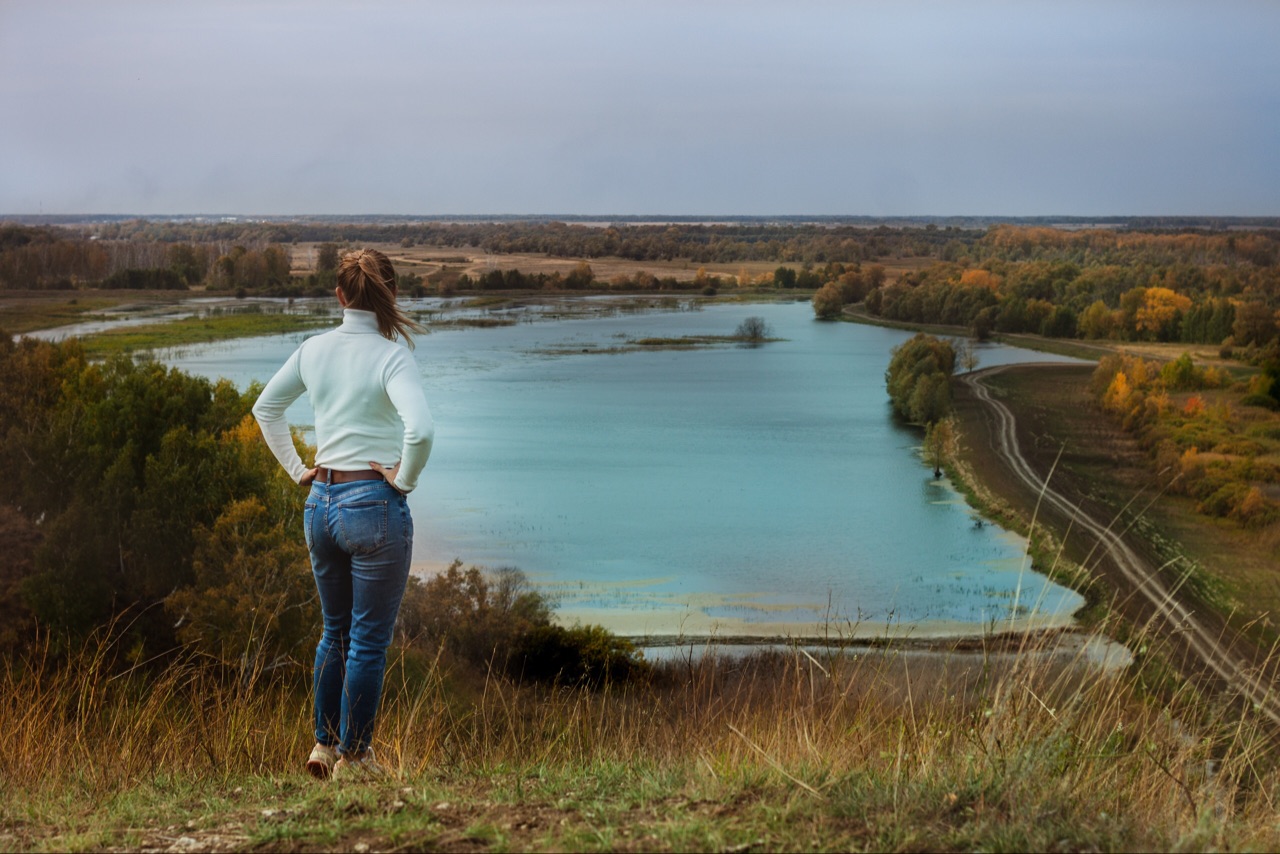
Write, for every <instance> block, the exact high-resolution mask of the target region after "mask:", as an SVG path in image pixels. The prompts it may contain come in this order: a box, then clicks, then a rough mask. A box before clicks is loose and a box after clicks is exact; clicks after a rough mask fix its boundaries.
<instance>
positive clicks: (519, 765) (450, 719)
mask: <svg viewBox="0 0 1280 854" xmlns="http://www.w3.org/2000/svg"><path fill="white" fill-rule="evenodd" d="M1033 642H1034V640H1033V639H1032V637H1031V636H1029V637H1028V643H1033ZM1142 642H1145V641H1142ZM1153 647H1154V643H1153ZM1154 652H1155V650H1154V648H1152V649H1149V650H1148V651H1147V653H1146V654H1145V655H1143V656H1140V660H1141V661H1143V662H1146V663H1145V664H1141V665H1137V666H1135V667H1134V668H1133V669H1132V670H1131V671H1130V672H1126V673H1122V674H1119V675H1116V676H1110V677H1108V676H1104V675H1102V674H1100V673H1099V672H1098V671H1097V670H1095V669H1093V668H1092V666H1091V665H1089V664H1088V663H1087V662H1085V661H1084V660H1079V661H1075V662H1053V661H1052V660H1049V659H1045V658H1042V657H1039V656H1034V655H1025V654H1024V655H1019V656H1009V657H1004V656H998V655H995V654H992V655H986V656H983V655H979V656H976V657H973V658H971V659H969V662H970V663H969V664H967V665H963V666H958V665H957V663H956V661H951V662H949V663H948V662H943V661H941V660H939V659H936V658H935V659H927V658H926V659H919V658H914V657H911V656H908V655H905V654H901V653H899V652H895V651H893V650H888V651H884V652H875V653H872V654H861V655H857V656H854V655H850V654H836V655H831V656H828V655H815V654H811V653H809V652H806V651H804V650H793V651H791V652H784V653H767V654H766V653H761V654H756V655H754V656H750V657H747V658H745V659H744V658H735V657H731V656H728V655H723V654H717V653H716V652H715V651H714V650H713V651H711V652H709V653H708V654H706V655H703V656H701V657H698V658H696V659H695V658H689V659H685V660H676V661H671V662H666V663H663V664H660V665H659V666H658V667H657V668H656V673H655V675H654V677H653V678H652V679H651V680H650V681H648V682H646V683H644V684H637V685H624V686H614V687H612V688H610V689H608V690H604V691H598V692H591V691H587V690H579V689H569V688H556V689H551V688H545V687H542V688H539V687H532V686H522V685H517V684H513V683H511V682H509V681H506V680H502V679H497V678H485V677H482V676H478V675H471V676H467V675H465V674H450V673H447V672H445V671H443V670H442V669H441V668H440V667H439V666H438V662H436V661H433V660H432V659H431V658H430V657H429V656H422V655H420V654H407V655H402V656H400V657H398V658H396V659H395V660H394V661H393V662H392V664H391V668H390V670H389V675H388V690H387V694H386V698H385V702H384V707H383V710H382V713H381V719H380V725H379V726H380V740H379V743H378V745H377V749H378V750H379V753H380V757H381V758H382V759H383V760H384V762H386V764H388V765H389V766H390V767H391V768H392V769H394V770H395V771H396V772H397V774H398V779H397V780H395V781H391V782H388V783H387V784H385V785H384V786H382V787H375V790H374V792H373V794H371V795H358V796H357V795H352V794H350V793H348V794H346V795H344V794H342V792H341V788H342V787H333V786H324V787H322V786H318V785H314V784H311V783H309V782H308V781H307V780H306V778H305V777H304V776H303V775H301V774H300V773H299V772H297V771H295V770H294V769H297V768H298V766H299V763H300V760H301V758H302V757H304V756H305V755H306V752H307V750H308V749H309V747H310V740H309V738H308V735H307V732H306V730H307V725H306V723H307V721H308V719H309V714H308V700H307V692H306V688H305V685H302V684H298V683H299V681H300V680H297V679H294V680H290V679H285V680H279V679H276V680H271V679H266V678H264V677H262V676H261V675H259V676H257V677H255V678H249V679H247V680H243V681H237V680H232V679H227V678H224V677H223V676H222V675H220V674H219V673H217V672H216V671H215V670H214V669H213V668H211V667H209V666H207V665H205V664H204V663H202V662H201V661H199V660H198V659H193V658H185V659H182V660H179V661H178V662H176V663H174V664H172V665H171V666H168V667H165V668H163V669H159V670H157V669H155V668H154V667H140V668H137V669H133V670H124V671H123V672H115V670H114V664H113V660H114V659H115V658H117V657H118V656H119V655H120V653H121V650H119V649H117V648H116V647H115V646H114V645H113V644H112V643H111V642H109V641H101V642H99V643H96V644H91V645H89V646H87V647H85V648H83V649H82V650H80V651H79V652H78V653H76V654H75V655H74V656H73V657H72V658H71V659H70V660H69V661H65V662H60V663H56V664H55V663H52V662H51V661H49V660H48V659H47V658H40V657H37V658H36V659H34V660H28V661H24V662H21V663H19V662H11V663H10V664H9V666H8V668H7V669H6V671H5V673H4V674H3V680H4V691H3V695H0V795H2V800H3V803H4V804H5V806H4V807H3V808H2V810H0V843H3V844H4V847H17V848H35V847H51V848H58V847H90V848H102V847H111V846H112V845H124V846H125V847H132V846H136V845H141V844H143V842H144V841H145V839H147V838H150V837H146V835H145V833H143V836H138V835H137V833H142V832H143V831H147V826H150V825H151V824H155V823H156V822H157V821H160V822H163V821H165V820H169V821H179V822H180V823H179V825H178V826H179V827H181V826H182V825H181V820H182V819H184V818H187V820H188V822H189V824H188V826H190V827H195V826H203V825H204V824H206V823H208V824H209V826H211V827H212V826H213V825H212V819H209V818H208V806H207V804H208V803H209V802H210V799H216V800H217V802H218V803H220V804H223V806H221V807H219V808H218V810H219V816H220V817H219V819H218V821H220V822H223V823H222V824H219V825H218V827H222V828H224V829H225V828H226V827H229V826H231V825H228V824H226V823H225V820H226V814H228V813H233V814H235V815H238V816H239V819H238V821H237V822H234V825H235V827H236V828H238V829H237V830H236V833H235V835H234V839H235V840H238V841H237V842H236V843H235V845H232V846H231V847H254V846H260V845H262V844H264V842H269V841H271V840H276V841H279V838H280V833H281V832H282V828H281V827H280V826H279V823H278V821H277V819H278V817H279V816H278V815H277V813H278V810H277V809H275V808H273V809H266V810H263V809H262V808H261V807H262V806H263V804H266V803H270V804H278V803H281V802H284V803H286V807H283V809H286V810H291V811H292V812H291V813H289V814H291V815H293V816H294V819H293V820H291V823H290V825H289V831H288V834H286V835H287V836H288V839H289V843H288V845H286V846H285V847H288V848H290V850H297V849H298V848H299V847H302V848H307V847H313V848H314V847H319V848H325V847H334V846H335V845H336V847H339V848H342V847H350V846H351V845H352V844H353V843H354V840H357V839H369V838H372V839H374V840H375V843H374V844H375V845H382V846H386V847H391V843H393V842H394V843H395V844H404V839H405V838H409V839H411V840H413V839H416V840H417V842H416V843H415V845H417V846H425V847H449V844H446V843H447V842H448V840H450V839H453V837H450V836H448V835H447V834H448V833H452V832H454V831H457V832H458V833H463V835H464V836H466V838H467V839H470V840H471V842H474V841H475V840H474V839H472V837H474V836H475V834H477V833H480V835H481V836H482V837H483V836H484V833H490V837H491V838H489V837H486V838H489V841H490V842H491V843H493V844H497V845H498V847H506V848H516V849H521V848H551V849H558V848H565V847H570V848H585V849H601V848H605V849H608V848H627V847H636V845H634V844H632V843H630V842H627V840H636V839H641V838H646V837H633V836H630V835H629V834H630V833H631V832H632V831H633V830H637V829H640V830H644V831H645V832H646V833H648V837H647V842H641V843H640V844H639V845H638V847H641V848H661V849H681V848H690V847H691V848H708V847H710V848H715V847H721V848H723V847H728V842H730V841H732V840H734V839H740V838H742V834H746V835H747V836H748V837H749V838H750V839H757V840H758V843H752V844H754V845H755V846H756V847H760V848H777V847H792V848H794V847H801V848H822V849H848V848H868V849H919V848H930V849H936V848H952V849H955V848H959V849H972V848H983V849H991V848H1004V849H1010V848H1012V849H1027V848H1029V849H1047V848H1067V849H1080V848H1088V849H1118V848H1123V849H1169V848H1175V847H1183V848H1186V849H1189V850H1190V849H1201V848H1252V849H1273V848H1275V847H1276V846H1277V845H1280V828H1277V825H1276V823H1275V819H1274V816H1275V806H1276V800H1275V799H1276V796H1277V794H1280V789H1278V788H1277V784H1280V776H1278V775H1277V770H1276V764H1275V757H1274V753H1273V751H1272V747H1271V742H1270V740H1269V737H1268V735H1267V733H1265V732H1264V731H1262V730H1261V729H1260V728H1259V726H1258V724H1257V723H1256V722H1255V721H1254V720H1253V718H1252V717H1251V715H1250V714H1249V712H1248V710H1240V709H1235V708H1232V707H1231V705H1230V704H1229V703H1226V702H1224V703H1221V704H1219V703H1215V702H1211V701H1210V700H1208V699H1207V698H1205V697H1202V696H1199V695H1197V694H1196V692H1195V691H1194V689H1193V688H1192V687H1191V686H1189V685H1185V684H1183V685H1180V686H1176V687H1172V688H1170V689H1168V690H1167V691H1162V692H1160V693H1159V694H1158V695H1157V694H1152V693H1150V692H1149V690H1148V689H1146V688H1144V687H1143V686H1144V685H1146V684H1150V683H1152V682H1153V679H1152V678H1151V677H1152V673H1153V672H1154V670H1153V668H1156V664H1155V662H1157V661H1158V659H1157V658H1156V657H1154V655H1153V653H1154ZM1156 669H1158V668H1156ZM268 790H269V792H270V795H268V794H266V792H267V791H268ZM586 792H591V793H593V794H591V796H590V797H587V796H586V794H584V793H586ZM68 793H74V798H75V800H76V802H77V803H78V804H79V808H78V811H77V812H76V814H75V815H74V816H72V817H71V818H68V819H60V818H57V817H55V816H57V815H58V809H59V808H60V807H59V805H60V804H63V803H64V802H65V800H66V798H67V797H68ZM193 793H194V794H193ZM353 797H356V798H357V799H358V798H359V797H366V798H372V799H373V802H374V804H375V807H373V808H371V809H372V810H373V813H374V814H373V815H370V816H363V814H362V813H360V812H357V813H355V814H354V815H352V814H350V812H349V808H350V801H351V798H353ZM138 799H142V800H138ZM380 799H381V800H380ZM393 799H394V801H395V803H397V804H399V807H396V808H394V809H392V808H390V807H388V806H387V805H386V804H383V801H384V800H385V801H386V802H387V804H389V803H390V802H391V801H392V800H393ZM428 801H430V802H431V803H436V802H444V806H445V807H449V806H450V804H452V805H453V808H454V809H455V810H458V809H461V810H464V811H465V814H466V815H468V816H470V818H469V819H468V823H466V827H465V828H462V829H461V830H459V829H458V828H454V829H453V830H450V827H451V826H450V825H449V824H448V822H446V821H444V820H443V819H439V815H440V814H441V811H440V809H438V806H439V804H437V807H433V808H432V809H435V810H436V811H435V813H421V812H419V813H414V812H413V811H412V810H406V809H405V804H406V803H413V802H421V803H424V804H425V803H427V802H428ZM676 802H678V803H679V804H690V803H693V804H698V803H709V804H715V805H717V807H716V809H714V810H699V809H692V810H687V811H681V810H678V809H677V810H674V811H673V810H672V809H671V805H672V803H676ZM122 804H123V805H128V808H127V809H126V808H125V806H122ZM342 804H347V807H346V809H348V813H347V815H348V816H349V817H348V819H341V816H339V819H341V820H338V821H337V823H336V824H335V819H334V817H333V815H332V808H334V807H335V805H338V806H341V805H342ZM378 804H382V806H377V805H378ZM424 809H426V807H424ZM122 811H123V813H127V814H128V818H122V817H121V815H122ZM549 813H554V815H555V816H556V824H555V826H553V827H549V826H548V825H547V823H546V822H545V821H542V823H541V824H540V823H539V821H540V820H537V819H531V820H530V821H532V824H530V826H529V828H526V830H527V832H525V831H524V830H522V829H521V828H520V827H517V826H516V823H515V822H514V819H512V818H511V817H512V816H513V815H532V816H537V815H542V816H543V818H544V819H545V818H546V815H547V814H549ZM410 814H412V815H416V816H417V818H416V819H412V820H411V819H410ZM424 815H426V816H427V817H428V818H430V816H432V815H434V816H436V818H434V819H431V820H430V821H428V822H427V824H422V821H424V820H425V819H424V818H423V816H424ZM156 816H167V817H168V818H167V819H165V818H156ZM191 816H195V817H194V818H188V817H191ZM273 816H274V818H273ZM397 816H398V817H397ZM406 822H407V824H406ZM414 822H417V823H414ZM433 822H434V823H433ZM525 823H526V824H528V823H529V822H525ZM122 825H127V826H122ZM139 825H143V826H144V827H142V829H141V830H139V827H138V826H139ZM155 826H156V827H157V828H159V827H160V825H158V824H155ZM477 827H480V828H481V829H482V830H483V828H484V827H488V828H490V830H489V831H484V832H481V830H476V828H477ZM587 828H590V830H591V832H590V833H587V832H586V829H587ZM170 830H172V827H171V828H170ZM624 830H625V831H626V833H624V832H623V831H624ZM156 832H157V833H159V832H160V831H159V830H157V831H156ZM801 832H803V833H804V834H808V836H794V835H793V834H796V833H801ZM130 833H133V834H134V835H132V836H131V835H130ZM405 834H409V835H408V837H406V836H405ZM415 834H417V835H415ZM495 834H496V835H495ZM224 836H225V833H224ZM227 838H230V837H227ZM460 838H461V837H460ZM397 840H399V841H397ZM624 843H625V844H624ZM468 844H470V843H468ZM215 847H216V846H215ZM744 850H745V849H744Z"/></svg>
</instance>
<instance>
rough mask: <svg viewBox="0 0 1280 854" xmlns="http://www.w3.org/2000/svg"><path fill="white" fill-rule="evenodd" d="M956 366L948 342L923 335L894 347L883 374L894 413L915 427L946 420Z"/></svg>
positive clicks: (952, 350)
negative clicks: (952, 377)
mask: <svg viewBox="0 0 1280 854" xmlns="http://www.w3.org/2000/svg"><path fill="white" fill-rule="evenodd" d="M955 365H956V354H955V349H954V348H953V347H952V346H951V343H950V342H949V341H944V340H942V339H940V338H935V337H934V336H932V335H926V334H924V333H923V332H921V333H918V334H917V335H915V336H914V337H913V338H911V339H909V340H908V341H906V342H904V343H903V344H901V345H899V346H898V347H895V348H894V349H893V358H892V359H890V360H889V369H888V370H887V371H885V375H884V379H885V386H886V387H887V388H888V390H889V401H890V402H891V403H892V404H893V410H894V412H896V413H897V414H898V415H900V416H901V417H903V418H905V419H907V420H908V421H911V422H913V423H916V424H931V423H933V422H934V421H937V420H938V419H940V418H945V417H946V416H947V415H948V414H949V413H950V411H951V375H952V374H953V373H954V372H955Z"/></svg>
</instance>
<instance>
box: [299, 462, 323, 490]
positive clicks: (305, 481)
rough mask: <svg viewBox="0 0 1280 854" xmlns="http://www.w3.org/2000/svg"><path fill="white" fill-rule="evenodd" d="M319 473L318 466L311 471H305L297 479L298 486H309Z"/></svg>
mask: <svg viewBox="0 0 1280 854" xmlns="http://www.w3.org/2000/svg"><path fill="white" fill-rule="evenodd" d="M319 473H320V468H319V467H318V466H317V467H316V468H313V469H307V470H306V471H305V472H303V474H302V477H300V478H298V486H310V485H311V481H313V480H315V479H316V475H317V474H319Z"/></svg>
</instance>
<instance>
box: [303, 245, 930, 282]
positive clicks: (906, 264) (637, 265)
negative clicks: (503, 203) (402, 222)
mask: <svg viewBox="0 0 1280 854" xmlns="http://www.w3.org/2000/svg"><path fill="white" fill-rule="evenodd" d="M319 245H320V244H318V243H299V244H297V245H296V246H294V247H292V252H293V269H292V270H291V271H290V272H291V273H292V274H293V275H295V276H305V275H307V274H308V273H311V272H314V266H313V265H314V259H315V257H316V254H317V252H316V247H318V246H319ZM370 248H373V249H378V250H381V251H382V252H385V253H386V254H387V256H388V257H389V258H390V259H391V260H392V262H393V263H394V264H395V265H396V270H397V271H398V272H399V273H402V274H403V273H415V274H417V275H419V276H428V275H430V274H431V273H434V272H436V271H438V270H440V269H442V268H443V267H449V268H450V269H453V270H456V271H457V272H459V273H465V274H466V275H468V276H471V277H472V278H473V279H474V278H476V277H478V276H482V275H484V274H485V273H487V272H489V271H490V270H512V269H514V270H519V271H520V272H522V273H529V274H532V273H547V274H550V273H557V272H558V273H561V274H562V275H563V274H567V273H569V272H571V271H572V270H573V268H574V267H575V266H577V265H578V263H580V262H581V261H583V260H586V261H587V262H588V263H589V264H590V265H591V269H592V271H593V272H594V273H595V276H596V279H597V280H598V281H600V282H608V281H609V280H610V279H612V278H614V277H615V276H619V275H624V276H634V275H635V274H636V273H639V272H642V271H643V272H648V273H652V274H653V275H655V276H658V277H660V278H662V277H666V276H671V277H673V278H675V279H676V280H677V281H681V282H687V281H692V280H693V278H694V277H695V276H696V275H697V274H698V270H699V269H700V268H701V269H705V270H706V271H707V272H708V273H709V274H711V275H714V276H722V277H723V276H734V277H736V276H739V275H741V274H742V273H744V272H745V273H746V275H747V276H749V277H750V278H751V279H752V283H753V284H755V283H758V282H760V281H762V280H766V279H767V280H769V282H770V283H771V282H772V277H773V271H774V270H776V269H777V268H778V266H779V264H778V263H777V262H775V261H734V262H728V263H724V264H717V263H707V264H697V263H695V262H693V261H690V260H688V259H680V258H676V259H673V260H671V261H660V260H654V261H632V260H630V259H627V258H614V257H609V258H588V259H582V258H576V257H573V258H570V257H558V256H548V255H544V254H541V253H502V252H493V253H489V252H485V251H484V250H482V249H479V248H477V247H474V246H410V247H402V246H401V245H400V244H399V243H375V244H370ZM876 263H878V264H880V266H882V267H884V268H885V272H886V275H887V276H888V277H889V278H893V277H895V276H897V275H900V274H901V273H904V272H908V271H911V270H918V269H921V268H923V267H926V266H928V265H929V264H931V263H933V259H931V258H903V259H891V260H884V261H877V262H876ZM787 266H792V267H799V264H788V265H787Z"/></svg>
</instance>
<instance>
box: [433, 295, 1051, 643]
mask: <svg viewBox="0 0 1280 854" xmlns="http://www.w3.org/2000/svg"><path fill="white" fill-rule="evenodd" d="M663 296H665V297H666V299H665V300H664V299H661V298H659V300H658V301H662V302H672V301H674V302H675V303H684V302H687V301H688V300H689V296H688V295H683V294H681V295H669V296H668V295H663ZM787 297H789V298H788V299H785V300H781V301H784V302H794V301H795V299H794V297H793V296H792V295H790V294H788V295H787ZM565 299H566V298H565V296H564V295H540V298H539V299H537V300H536V302H537V303H538V304H540V305H544V306H550V305H554V304H556V303H560V302H563V301H565ZM598 299H599V297H595V298H589V299H587V300H585V301H584V300H582V299H581V298H578V299H573V300H571V301H572V302H574V303H582V302H586V303H587V304H588V305H590V304H591V303H593V302H595V301H596V300H598ZM648 301H652V298H651V299H650V300H648ZM694 301H695V302H697V303H698V304H700V305H711V304H715V303H718V302H728V303H736V302H739V300H737V299H715V298H713V299H705V298H702V299H697V298H695V299H694ZM770 301H776V300H770ZM521 303H522V304H523V306H524V307H527V306H528V304H529V300H528V299H527V298H526V299H525V300H522V301H521ZM497 307H498V306H497V305H493V306H490V305H485V306H483V309H484V310H490V309H492V308H497ZM508 307H511V303H510V302H507V301H504V304H503V308H508ZM449 308H450V309H459V310H462V311H464V312H466V311H468V310H472V311H474V310H475V309H476V308H481V306H476V305H472V304H470V301H467V300H460V301H458V302H456V303H454V304H453V305H452V306H449ZM447 311H448V310H446V312H447ZM534 313H535V314H536V311H535V312H534ZM587 313H588V314H590V313H591V312H590V311H588V312H587ZM1014 601H1015V602H1016V599H1015V600H1014ZM611 610H612V611H614V612H616V611H617V609H611ZM660 610H661V611H663V612H664V613H662V614H655V613H654V612H652V611H648V610H643V609H642V610H640V611H637V612H635V613H628V614H624V615H621V616H623V617H624V619H621V620H619V616H620V615H619V614H618V613H609V614H596V613H592V612H591V609H586V610H582V609H574V608H568V609H566V611H565V613H563V614H562V621H563V622H575V621H576V622H588V623H596V624H599V623H605V624H607V625H609V627H610V629H611V630H612V631H615V632H616V633H618V634H619V635H621V636H623V637H627V638H630V639H633V640H634V641H636V642H637V643H639V644H641V645H644V646H652V647H661V646H671V645H674V644H677V643H679V644H683V643H684V642H685V641H691V640H696V642H698V643H706V642H713V643H728V644H733V645H737V646H741V645H747V646H763V645H776V644H794V643H802V644H811V645H825V644H829V643H830V641H831V638H832V637H834V636H836V635H837V634H839V633H837V632H833V631H827V630H825V628H824V627H823V626H822V625H821V624H820V623H815V622H813V618H810V620H809V621H806V622H801V621H787V620H764V621H758V622H756V621H751V620H741V619H715V618H711V617H710V616H709V615H707V614H705V613H703V612H702V610H701V609H690V613H689V616H683V615H680V614H676V615H675V619H672V618H671V614H668V613H665V612H666V611H667V609H666V608H662V609H660ZM820 610H821V609H820V608H819V611H820ZM661 616H666V617H667V619H665V620H655V619H654V618H655V617H661ZM820 618H821V617H820V615H819V619H820ZM646 622H647V623H649V624H650V625H649V626H645V625H644V623H646ZM655 622H660V623H663V624H664V625H660V626H654V625H652V624H653V623H655ZM753 623H754V625H753ZM624 624H626V625H624ZM676 626H678V627H679V633H671V632H669V631H662V629H667V628H669V627H676ZM841 626H842V628H843V629H844V638H843V639H842V640H841V644H842V645H849V644H867V643H900V644H906V645H907V646H911V645H915V644H920V643H923V644H925V645H926V646H927V647H929V648H934V649H936V648H940V647H945V646H949V645H955V644H957V643H966V642H970V641H975V640H976V641H978V642H981V641H982V640H983V639H984V638H987V637H990V636H992V634H993V626H999V627H1001V628H1007V627H1010V626H1013V627H1016V629H1017V633H1018V634H1019V635H1020V636H1027V635H1031V634H1037V633H1043V632H1059V631H1062V630H1070V629H1072V628H1074V627H1075V621H1074V618H1073V617H1071V616H1070V615H1063V614H1058V615H1052V616H1042V615H1034V616H1032V617H1030V618H1027V617H1019V618H1018V619H1016V620H1015V621H1013V622H1012V623H1011V622H1010V621H1009V620H1008V619H1007V618H1006V619H997V620H995V621H994V622H992V620H990V619H984V620H982V621H977V620H969V619H948V620H941V619H939V620H932V619H923V620H913V621H910V622H908V621H906V620H903V621H902V622H900V623H894V622H892V621H890V622H889V624H888V625H887V626H886V625H872V624H870V623H865V624H859V625H855V624H853V623H852V622H851V621H842V622H841ZM655 629H656V630H655Z"/></svg>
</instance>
